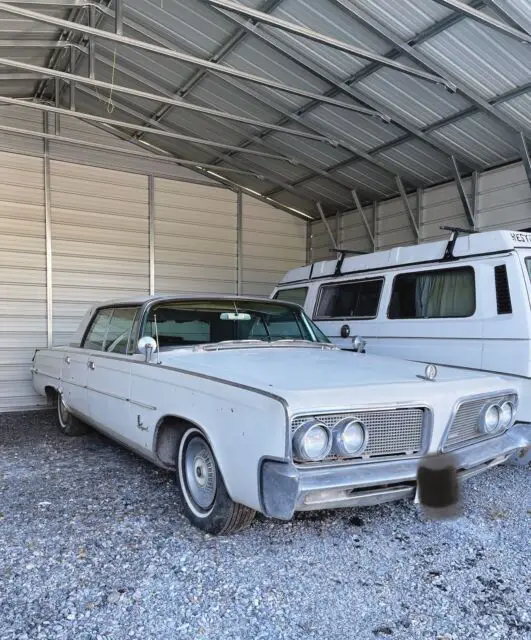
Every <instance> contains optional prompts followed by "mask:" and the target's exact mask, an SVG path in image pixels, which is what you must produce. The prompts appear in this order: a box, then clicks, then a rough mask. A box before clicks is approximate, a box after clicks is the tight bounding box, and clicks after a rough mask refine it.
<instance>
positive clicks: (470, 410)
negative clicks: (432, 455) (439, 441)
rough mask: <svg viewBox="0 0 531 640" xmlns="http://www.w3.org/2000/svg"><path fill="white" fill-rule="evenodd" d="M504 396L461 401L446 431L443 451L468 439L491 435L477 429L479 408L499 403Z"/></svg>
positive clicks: (483, 437) (479, 438) (505, 396)
mask: <svg viewBox="0 0 531 640" xmlns="http://www.w3.org/2000/svg"><path fill="white" fill-rule="evenodd" d="M506 398H507V395H499V396H490V397H483V398H477V399H475V400H468V401H465V402H462V403H461V405H460V406H459V409H458V410H457V413H456V414H455V418H454V420H453V422H452V425H451V427H450V430H449V431H448V435H447V437H446V442H445V443H444V447H443V449H444V451H448V450H451V449H454V448H455V447H457V446H458V445H460V444H462V443H464V442H468V441H469V440H484V439H485V438H490V437H492V436H490V435H488V434H487V435H485V434H483V433H481V431H480V430H479V419H480V415H481V410H482V409H483V407H484V406H485V405H486V404H491V403H493V402H498V403H501V402H503V401H504V400H505V399H506Z"/></svg>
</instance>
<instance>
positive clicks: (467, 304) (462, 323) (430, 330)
mask: <svg viewBox="0 0 531 640" xmlns="http://www.w3.org/2000/svg"><path fill="white" fill-rule="evenodd" d="M476 281H477V274H476V270H475V269H474V267H472V266H471V265H459V266H448V267H444V268H441V267H440V266H435V267H430V268H427V269H423V270H416V271H400V272H396V275H395V276H394V278H393V279H392V282H391V283H390V286H389V292H388V297H387V309H385V314H386V320H385V321H382V322H381V323H380V332H379V336H378V342H377V345H376V346H373V345H371V343H370V341H368V342H367V353H379V354H381V355H387V356H392V357H397V358H404V359H406V360H416V361H421V362H423V361H424V362H425V361H430V362H434V363H439V364H447V365H455V366H462V367H470V368H474V369H479V368H481V364H482V363H481V359H482V349H483V335H482V334H483V323H482V314H481V311H480V299H479V296H480V295H481V287H478V286H476Z"/></svg>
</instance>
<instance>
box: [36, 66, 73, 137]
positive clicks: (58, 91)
mask: <svg viewBox="0 0 531 640" xmlns="http://www.w3.org/2000/svg"><path fill="white" fill-rule="evenodd" d="M54 82H55V89H54V91H55V107H56V108H57V109H60V108H61V78H55V81H54ZM36 104H37V103H36ZM64 111H65V113H66V109H64ZM43 115H44V116H46V113H44V114H43ZM46 117H47V116H46ZM54 133H55V135H56V136H60V135H61V115H60V113H59V111H56V112H55V130H54Z"/></svg>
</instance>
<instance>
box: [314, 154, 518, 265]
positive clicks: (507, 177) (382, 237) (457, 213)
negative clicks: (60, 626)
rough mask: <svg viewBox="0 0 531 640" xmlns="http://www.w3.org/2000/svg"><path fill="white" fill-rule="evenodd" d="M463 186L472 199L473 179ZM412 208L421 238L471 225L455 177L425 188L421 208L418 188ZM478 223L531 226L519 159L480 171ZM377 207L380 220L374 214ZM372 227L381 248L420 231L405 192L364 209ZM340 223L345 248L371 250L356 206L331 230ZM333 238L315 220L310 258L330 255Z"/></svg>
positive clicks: (436, 236) (444, 234)
mask: <svg viewBox="0 0 531 640" xmlns="http://www.w3.org/2000/svg"><path fill="white" fill-rule="evenodd" d="M463 182H464V187H465V191H466V193H467V195H468V197H469V201H471V199H472V197H473V196H472V183H471V180H464V181H463ZM409 203H410V207H411V210H412V212H413V214H414V216H415V220H416V222H417V224H418V227H419V231H420V242H425V241H430V240H436V239H439V238H447V237H448V233H447V232H446V231H441V229H440V227H441V225H449V226H458V227H464V228H468V221H467V218H466V216H465V212H464V209H463V205H462V203H461V200H460V198H459V194H458V191H457V186H456V184H455V182H451V183H448V184H445V185H441V186H438V187H432V188H430V189H425V190H424V191H422V193H421V202H420V207H419V208H417V194H412V195H410V196H409ZM476 204H477V217H476V225H477V228H478V229H480V230H484V229H522V228H525V227H529V226H531V187H530V185H529V182H528V180H527V177H526V174H525V170H524V167H523V165H522V164H521V163H518V164H514V165H510V166H506V167H502V168H499V169H494V170H491V171H486V172H484V173H482V174H480V175H479V177H478V185H477V194H476ZM374 209H376V220H374ZM364 211H365V214H366V217H367V220H368V222H369V224H370V226H371V229H373V230H374V234H375V245H376V248H377V249H390V248H391V247H395V246H399V245H404V244H413V243H415V242H416V241H417V240H416V237H415V234H414V232H413V228H412V225H411V222H410V219H409V217H408V214H407V212H406V208H405V206H404V203H403V201H402V199H401V198H393V199H391V200H387V201H384V202H380V203H376V207H375V208H374V207H373V206H371V207H367V208H365V209H364ZM338 224H339V236H336V237H339V241H340V243H341V246H342V247H344V248H349V249H355V250H361V251H370V250H372V244H371V241H370V239H369V237H368V234H367V232H366V229H365V226H364V224H363V222H362V220H361V218H360V216H359V214H358V212H357V211H355V210H354V211H349V212H348V213H345V214H343V215H341V216H339V223H338V222H337V220H336V219H335V218H331V219H330V226H331V229H332V232H333V233H334V234H336V230H337V225H338ZM330 246H331V245H330V239H329V236H328V234H327V233H326V229H325V228H324V225H323V223H322V222H321V221H318V222H314V223H312V224H311V240H310V247H311V249H310V254H311V259H312V260H325V259H329V258H330Z"/></svg>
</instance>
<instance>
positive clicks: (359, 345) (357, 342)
mask: <svg viewBox="0 0 531 640" xmlns="http://www.w3.org/2000/svg"><path fill="white" fill-rule="evenodd" d="M366 344H367V342H366V341H365V340H364V339H363V338H362V337H361V336H354V337H353V338H352V348H353V349H354V351H357V352H358V353H365V345H366Z"/></svg>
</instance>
